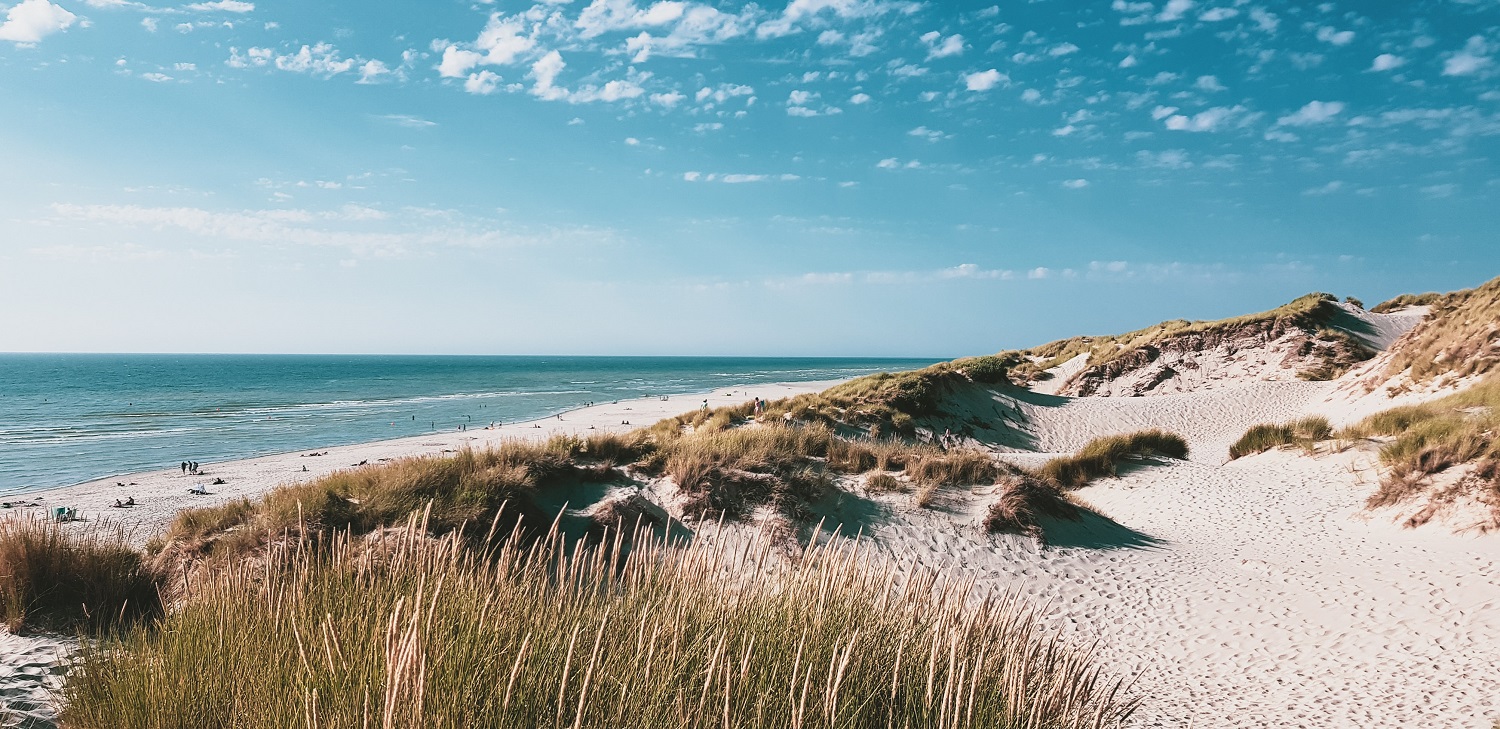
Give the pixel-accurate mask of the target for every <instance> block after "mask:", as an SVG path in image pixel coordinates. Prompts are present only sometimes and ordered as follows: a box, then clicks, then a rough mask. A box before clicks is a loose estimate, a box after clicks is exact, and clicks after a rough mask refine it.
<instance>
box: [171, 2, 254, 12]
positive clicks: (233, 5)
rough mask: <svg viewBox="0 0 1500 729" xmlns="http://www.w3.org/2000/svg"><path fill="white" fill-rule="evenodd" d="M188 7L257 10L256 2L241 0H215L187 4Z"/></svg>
mask: <svg viewBox="0 0 1500 729" xmlns="http://www.w3.org/2000/svg"><path fill="white" fill-rule="evenodd" d="M187 9H188V10H197V11H200V12H212V11H215V10H219V11H223V12H226V13H249V12H254V11H255V3H247V2H240V0H215V1H214V2H208V3H193V4H192V5H189V6H187Z"/></svg>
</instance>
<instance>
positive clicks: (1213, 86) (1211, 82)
mask: <svg viewBox="0 0 1500 729" xmlns="http://www.w3.org/2000/svg"><path fill="white" fill-rule="evenodd" d="M1193 85H1194V86H1196V87H1198V88H1199V89H1201V90H1203V91H1224V90H1225V89H1224V84H1221V83H1219V79H1218V77H1217V76H1199V77H1198V80H1197V81H1195V82H1194V83H1193Z"/></svg>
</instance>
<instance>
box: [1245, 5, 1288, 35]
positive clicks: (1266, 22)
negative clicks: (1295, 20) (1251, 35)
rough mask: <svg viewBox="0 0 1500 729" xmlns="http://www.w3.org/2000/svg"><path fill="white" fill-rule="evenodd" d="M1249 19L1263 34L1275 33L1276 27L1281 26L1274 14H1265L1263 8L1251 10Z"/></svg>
mask: <svg viewBox="0 0 1500 729" xmlns="http://www.w3.org/2000/svg"><path fill="white" fill-rule="evenodd" d="M1250 19H1251V20H1253V21H1255V26H1256V27H1257V28H1260V29H1261V31H1262V32H1265V33H1275V32H1276V26H1278V25H1280V24H1281V20H1280V19H1279V18H1277V17H1276V15H1275V14H1274V13H1269V12H1266V10H1265V9H1263V8H1252V9H1251V10H1250Z"/></svg>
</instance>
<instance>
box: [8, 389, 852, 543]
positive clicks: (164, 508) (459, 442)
mask: <svg viewBox="0 0 1500 729" xmlns="http://www.w3.org/2000/svg"><path fill="white" fill-rule="evenodd" d="M834 384H837V381H813V382H796V383H774V384H764V385H753V386H739V387H733V388H727V389H721V390H716V391H714V392H708V393H684V394H677V395H668V396H665V397H664V398H656V397H649V398H638V399H634V400H620V401H618V402H611V403H600V404H595V405H593V406H591V407H584V408H578V409H575V410H570V411H567V412H564V413H559V414H558V415H555V416H551V417H547V418H543V419H540V420H531V421H526V422H517V423H504V424H501V425H498V426H496V427H494V428H489V427H488V426H489V424H488V423H478V422H476V423H474V424H473V427H471V428H466V429H465V430H461V431H460V430H446V431H442V432H434V433H430V434H427V435H421V436H414V437H410V438H397V439H392V440H382V441H375V442H370V443H359V444H355V445H346V446H323V445H320V444H309V447H308V448H307V449H305V450H298V451H292V452H288V453H278V454H274V455H267V456H260V457H257V458H246V459H241V460H232V461H222V462H218V463H207V462H200V463H199V472H198V473H197V474H191V473H184V472H183V471H182V469H181V468H179V467H177V466H175V465H174V466H173V467H172V468H167V469H163V470H160V471H147V472H143V473H132V474H127V475H123V476H111V477H108V478H102V479H97V480H94V481H88V482H86V483H81V484H77V485H74V486H65V487H62V488H55V489H47V490H43V491H35V492H32V493H27V494H20V495H15V496H12V497H9V498H10V499H11V503H13V504H26V505H28V506H22V507H16V508H11V509H9V510H7V512H6V513H17V512H29V511H37V512H41V511H43V510H45V509H51V508H55V507H69V508H74V509H77V510H78V516H79V518H81V519H84V520H86V522H95V521H99V520H108V521H111V522H114V523H118V524H121V525H123V526H124V527H125V528H126V529H128V530H130V533H131V538H132V541H134V542H136V543H144V542H145V540H147V539H149V538H151V536H153V535H154V534H156V533H158V532H159V531H161V529H163V528H164V527H166V525H167V524H169V523H171V521H172V518H173V517H174V516H175V515H176V514H177V512H178V511H179V510H181V509H184V508H188V507H194V506H212V505H214V504H218V503H223V502H225V501H228V500H231V499H239V498H255V497H257V496H259V495H261V494H263V493H265V492H266V491H269V490H270V489H272V488H275V487H276V486H280V485H282V484H295V483H303V482H306V481H310V480H313V479H316V478H321V477H323V476H326V475H328V474H330V473H333V472H334V471H338V470H342V469H347V468H351V467H357V466H360V465H374V464H379V463H383V462H386V461H390V460H393V459H397V458H406V457H410V456H430V455H441V454H443V453H452V452H455V451H458V450H461V449H463V448H475V449H483V448H486V447H488V446H491V445H495V444H498V443H500V442H503V441H506V440H514V439H526V440H542V439H546V438H550V437H552V436H554V435H586V434H590V433H622V432H626V431H629V430H633V429H635V428H638V427H642V426H646V425H651V424H652V423H655V422H656V421H658V420H661V419H663V418H668V417H672V416H675V415H679V414H681V413H684V412H689V411H692V410H694V409H697V408H699V407H702V406H703V401H704V400H707V401H708V405H709V407H711V408H716V407H722V406H725V405H738V404H740V403H743V402H746V401H748V400H751V399H753V398H756V397H759V398H761V399H763V400H775V399H778V398H783V397H791V396H794V395H800V394H802V393H807V392H819V391H822V390H824V389H827V388H828V387H831V386H832V385H834ZM314 454H317V455H314ZM215 479H222V480H223V481H224V483H223V484H214V483H213V482H214V480H215ZM199 485H201V486H203V488H204V489H206V490H207V491H208V494H207V495H194V494H192V493H189V489H191V488H193V487H195V486H199ZM132 497H134V499H135V501H136V505H135V506H132V507H129V508H120V509H117V508H114V507H113V506H112V505H113V504H114V503H115V501H116V500H119V501H126V500H128V499H130V498H132ZM30 505H35V506H30Z"/></svg>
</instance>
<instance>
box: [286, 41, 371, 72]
mask: <svg viewBox="0 0 1500 729" xmlns="http://www.w3.org/2000/svg"><path fill="white" fill-rule="evenodd" d="M355 62H356V61H355V59H353V58H340V57H339V52H338V49H337V48H334V47H333V46H331V45H329V44H327V43H319V44H317V45H314V46H302V48H300V49H298V51H297V52H296V53H292V54H289V55H284V56H277V57H276V68H279V69H281V70H283V71H291V72H293V73H310V74H314V75H320V76H337V75H338V74H341V73H344V72H346V71H348V70H349V69H351V68H353V67H354V64H355Z"/></svg>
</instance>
